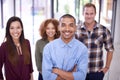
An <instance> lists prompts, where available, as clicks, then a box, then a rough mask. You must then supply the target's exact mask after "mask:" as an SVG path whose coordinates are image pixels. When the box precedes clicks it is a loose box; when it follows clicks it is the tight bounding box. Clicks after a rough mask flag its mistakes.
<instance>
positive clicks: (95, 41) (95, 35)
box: [77, 23, 114, 73]
mask: <svg viewBox="0 0 120 80" xmlns="http://www.w3.org/2000/svg"><path fill="white" fill-rule="evenodd" d="M77 38H78V40H80V41H82V42H83V43H84V44H85V45H86V46H87V48H88V54H89V62H88V73H89V72H96V71H98V70H100V69H101V68H102V67H103V65H104V63H103V45H104V47H105V49H106V51H113V49H114V48H113V40H112V37H111V34H110V31H109V30H108V29H107V28H106V27H104V26H103V25H100V24H98V23H96V25H95V26H94V28H93V31H91V32H89V31H88V30H87V29H86V27H85V25H82V26H81V27H80V28H79V29H78V30H77Z"/></svg>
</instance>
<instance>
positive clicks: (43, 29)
mask: <svg viewBox="0 0 120 80" xmlns="http://www.w3.org/2000/svg"><path fill="white" fill-rule="evenodd" d="M49 23H52V24H53V25H54V27H55V31H56V34H55V36H54V39H56V38H58V37H59V36H60V33H59V31H58V25H59V22H58V20H56V19H47V20H45V21H43V22H42V24H41V25H40V29H39V32H40V36H41V37H42V39H44V40H47V37H48V36H47V34H46V27H47V25H48V24H49Z"/></svg>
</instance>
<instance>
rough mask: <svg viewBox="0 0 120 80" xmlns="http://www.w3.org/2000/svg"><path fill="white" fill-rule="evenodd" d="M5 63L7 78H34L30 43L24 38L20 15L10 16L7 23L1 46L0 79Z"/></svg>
mask: <svg viewBox="0 0 120 80" xmlns="http://www.w3.org/2000/svg"><path fill="white" fill-rule="evenodd" d="M3 65H4V69H5V78H6V80H33V76H32V72H33V67H32V59H31V48H30V43H29V40H27V39H25V38H24V30H23V23H22V21H21V19H20V18H19V17H15V16H13V17H11V18H9V20H8V22H7V25H6V34H5V40H4V42H3V43H2V44H1V47H0V80H1V79H2V80H3V72H2V67H3Z"/></svg>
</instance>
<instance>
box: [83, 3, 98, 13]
mask: <svg viewBox="0 0 120 80" xmlns="http://www.w3.org/2000/svg"><path fill="white" fill-rule="evenodd" d="M86 7H93V8H94V10H95V13H96V7H95V5H94V4H92V3H86V4H85V5H84V6H83V12H84V10H85V8H86Z"/></svg>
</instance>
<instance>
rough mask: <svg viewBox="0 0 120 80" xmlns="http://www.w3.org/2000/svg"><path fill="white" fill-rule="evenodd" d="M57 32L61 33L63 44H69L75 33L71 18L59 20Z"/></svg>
mask: <svg viewBox="0 0 120 80" xmlns="http://www.w3.org/2000/svg"><path fill="white" fill-rule="evenodd" d="M59 31H60V33H61V38H62V40H63V41H64V42H66V43H67V42H69V41H70V40H71V39H72V38H73V36H74V34H75V31H76V25H75V22H74V19H73V18H67V17H66V18H61V20H60V25H59Z"/></svg>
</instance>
